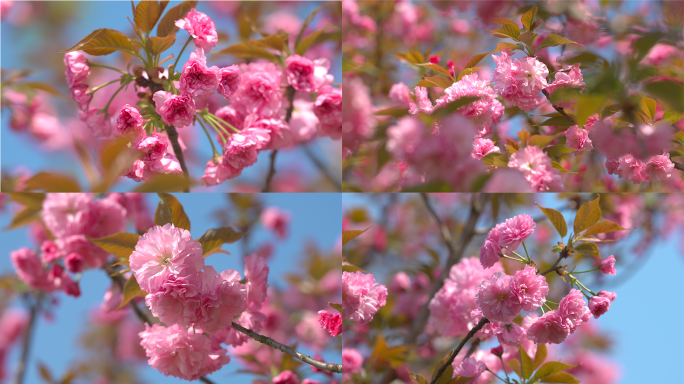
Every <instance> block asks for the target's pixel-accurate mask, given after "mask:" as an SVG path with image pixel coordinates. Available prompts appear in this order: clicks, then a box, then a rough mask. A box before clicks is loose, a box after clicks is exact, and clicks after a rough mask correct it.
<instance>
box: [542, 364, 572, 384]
mask: <svg viewBox="0 0 684 384" xmlns="http://www.w3.org/2000/svg"><path fill="white" fill-rule="evenodd" d="M577 365H579V364H577ZM577 365H567V364H563V363H561V362H558V361H551V362H548V363H546V364H544V365H542V366H541V368H539V370H538V371H537V372H536V373H535V374H534V376H532V380H531V382H534V381H535V380H539V379H542V378H545V377H547V376H549V375H551V374H553V373H556V372H560V371H565V370H568V369H572V368H574V367H576V366H577ZM550 383H553V381H550ZM559 383H562V381H559Z"/></svg>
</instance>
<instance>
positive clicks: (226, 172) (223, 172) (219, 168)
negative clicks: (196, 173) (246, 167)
mask: <svg viewBox="0 0 684 384" xmlns="http://www.w3.org/2000/svg"><path fill="white" fill-rule="evenodd" d="M239 174H240V173H239V172H236V171H235V169H234V168H233V167H230V166H228V167H226V166H225V165H223V156H219V157H218V158H217V159H213V158H212V159H210V160H209V161H207V166H206V168H205V170H204V175H202V178H201V179H202V185H205V186H213V185H219V184H222V183H223V182H224V181H226V180H229V179H232V178H234V177H236V176H238V175H239Z"/></svg>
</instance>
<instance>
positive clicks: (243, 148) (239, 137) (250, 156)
mask: <svg viewBox="0 0 684 384" xmlns="http://www.w3.org/2000/svg"><path fill="white" fill-rule="evenodd" d="M264 144H265V142H264V140H262V137H260V136H257V135H255V134H253V133H251V132H245V133H234V134H232V135H230V140H229V142H228V143H226V146H225V148H224V152H223V166H224V167H231V168H232V169H233V174H234V175H235V176H238V175H240V172H242V169H243V168H246V167H249V166H251V165H254V164H256V162H257V155H258V152H259V150H260V149H261V147H262V146H263V145H264Z"/></svg>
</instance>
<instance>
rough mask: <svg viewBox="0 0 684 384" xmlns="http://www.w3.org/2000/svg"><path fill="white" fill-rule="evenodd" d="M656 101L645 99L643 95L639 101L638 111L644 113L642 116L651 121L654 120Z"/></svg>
mask: <svg viewBox="0 0 684 384" xmlns="http://www.w3.org/2000/svg"><path fill="white" fill-rule="evenodd" d="M656 107H657V104H656V101H655V100H653V99H651V98H649V97H646V96H644V95H641V100H639V110H641V112H643V113H644V115H646V116H648V117H650V118H651V121H653V119H655V114H656Z"/></svg>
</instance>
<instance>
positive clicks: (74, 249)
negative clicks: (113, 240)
mask: <svg viewBox="0 0 684 384" xmlns="http://www.w3.org/2000/svg"><path fill="white" fill-rule="evenodd" d="M55 244H56V245H57V247H58V248H59V249H60V250H61V252H62V254H64V255H70V254H72V253H77V254H79V255H80V256H81V257H82V258H83V263H84V268H85V269H92V268H100V267H102V266H103V265H104V263H105V262H106V261H107V257H108V256H109V253H108V252H107V251H105V250H103V249H102V248H100V247H98V246H97V245H95V244H93V243H92V242H91V241H90V240H88V239H87V238H86V237H85V236H84V235H70V236H65V237H60V238H57V239H55Z"/></svg>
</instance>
